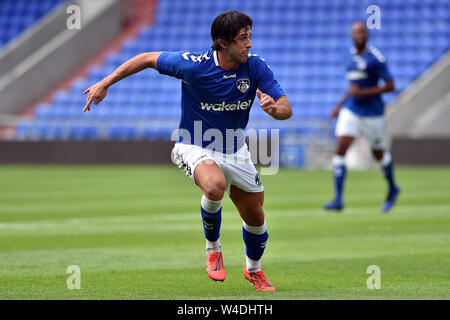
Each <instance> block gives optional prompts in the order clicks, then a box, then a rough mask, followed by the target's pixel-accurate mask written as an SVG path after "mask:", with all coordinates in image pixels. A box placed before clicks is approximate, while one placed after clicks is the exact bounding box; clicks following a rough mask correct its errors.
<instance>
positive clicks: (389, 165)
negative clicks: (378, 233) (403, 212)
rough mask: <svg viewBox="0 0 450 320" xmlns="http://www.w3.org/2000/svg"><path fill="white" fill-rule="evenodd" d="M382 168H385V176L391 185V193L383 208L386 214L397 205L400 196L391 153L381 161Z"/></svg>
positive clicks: (384, 155)
mask: <svg viewBox="0 0 450 320" xmlns="http://www.w3.org/2000/svg"><path fill="white" fill-rule="evenodd" d="M381 166H382V168H383V173H384V176H385V178H386V180H387V182H388V184H389V192H388V195H387V198H386V201H385V202H384V203H383V206H382V207H381V209H382V210H383V211H384V212H387V211H389V210H390V209H391V208H392V207H393V206H394V205H395V202H396V200H397V197H398V194H399V193H400V188H399V187H398V186H396V185H395V181H394V165H393V162H392V157H391V154H390V153H389V152H386V151H385V152H384V154H383V159H382V160H381Z"/></svg>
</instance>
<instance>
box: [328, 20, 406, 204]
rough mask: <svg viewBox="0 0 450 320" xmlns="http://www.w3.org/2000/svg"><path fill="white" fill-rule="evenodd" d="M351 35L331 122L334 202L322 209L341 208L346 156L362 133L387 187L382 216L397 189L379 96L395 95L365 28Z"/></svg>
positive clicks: (357, 28) (356, 27) (383, 61)
mask: <svg viewBox="0 0 450 320" xmlns="http://www.w3.org/2000/svg"><path fill="white" fill-rule="evenodd" d="M351 35H352V39H353V42H354V45H355V46H354V48H352V57H351V61H349V64H348V66H347V79H348V80H349V81H350V88H349V90H348V91H347V92H346V93H345V95H344V97H343V98H342V99H341V101H340V102H339V103H338V105H337V106H336V107H335V108H334V110H333V111H332V113H331V117H332V118H335V117H337V116H338V120H337V124H336V136H337V141H338V146H337V149H336V152H335V155H334V156H333V159H332V164H333V174H334V185H335V198H334V200H333V201H332V202H330V203H327V204H325V205H324V208H325V209H327V210H341V209H342V208H343V207H344V204H343V199H342V198H343V188H344V180H345V176H346V166H345V154H346V152H347V150H348V148H349V147H350V145H351V144H352V142H353V140H354V139H355V138H356V137H357V136H358V135H359V134H361V133H363V134H364V135H365V136H366V137H367V138H368V140H369V141H370V144H371V147H372V153H373V156H374V157H375V159H376V160H377V161H381V165H382V168H383V173H384V176H385V177H386V180H387V182H388V185H389V191H388V195H387V198H386V201H385V202H384V203H383V205H382V210H383V212H387V211H389V210H390V209H391V208H392V206H394V204H395V201H396V199H397V196H398V194H399V192H400V188H399V187H398V186H397V185H396V184H395V181H394V169H393V162H392V157H391V155H390V153H389V152H388V151H386V150H385V127H386V119H385V116H384V103H383V100H382V99H381V94H382V93H385V92H390V91H394V80H393V78H392V76H391V74H390V73H389V70H388V67H387V65H386V59H385V58H384V56H383V55H382V54H381V53H380V51H378V49H376V48H375V47H374V46H372V45H370V44H369V45H367V39H368V37H369V35H368V31H367V28H366V25H365V24H364V23H363V22H359V21H358V22H355V23H353V25H352V30H351ZM379 79H383V80H384V85H383V86H379V85H378V82H379Z"/></svg>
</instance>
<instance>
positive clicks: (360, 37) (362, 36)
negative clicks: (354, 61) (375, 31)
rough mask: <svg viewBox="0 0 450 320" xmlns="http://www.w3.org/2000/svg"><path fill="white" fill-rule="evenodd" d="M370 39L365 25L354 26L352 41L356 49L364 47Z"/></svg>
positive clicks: (357, 24)
mask: <svg viewBox="0 0 450 320" xmlns="http://www.w3.org/2000/svg"><path fill="white" fill-rule="evenodd" d="M368 37H369V34H368V33H367V29H366V26H365V25H363V24H362V23H356V24H354V25H353V26H352V39H353V42H354V43H355V46H356V47H364V46H365V44H366V41H367V38H368Z"/></svg>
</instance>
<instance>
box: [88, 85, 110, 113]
mask: <svg viewBox="0 0 450 320" xmlns="http://www.w3.org/2000/svg"><path fill="white" fill-rule="evenodd" d="M107 92H108V86H106V85H105V84H103V83H102V82H101V81H100V82H97V83H96V84H94V85H93V86H92V87H90V88H88V89H86V91H84V94H86V93H89V94H88V96H87V101H86V105H85V107H84V109H83V112H86V111H90V110H91V103H92V102H94V103H95V104H99V103H100V102H101V101H102V100H103V99H104V98H105V97H106V93H107Z"/></svg>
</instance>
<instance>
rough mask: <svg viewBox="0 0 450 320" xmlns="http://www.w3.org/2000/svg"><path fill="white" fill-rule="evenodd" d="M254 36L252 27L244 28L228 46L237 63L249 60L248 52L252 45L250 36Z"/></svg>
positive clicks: (229, 53)
mask: <svg viewBox="0 0 450 320" xmlns="http://www.w3.org/2000/svg"><path fill="white" fill-rule="evenodd" d="M251 36H252V30H251V29H250V27H247V28H242V29H241V30H240V31H239V33H238V35H237V36H236V37H235V38H234V39H233V41H232V42H231V43H230V45H229V46H228V55H229V57H230V58H231V60H233V61H234V62H236V63H245V62H247V58H248V53H249V51H250V48H251V47H252V42H251V41H250V38H251Z"/></svg>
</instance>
